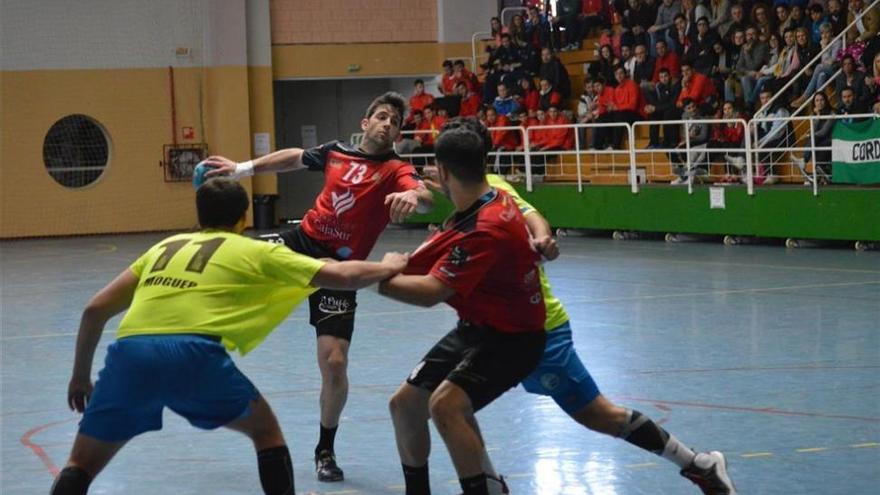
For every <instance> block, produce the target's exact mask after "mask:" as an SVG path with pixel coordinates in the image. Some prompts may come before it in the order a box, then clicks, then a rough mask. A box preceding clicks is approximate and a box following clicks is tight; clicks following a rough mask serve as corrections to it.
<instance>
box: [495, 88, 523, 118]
mask: <svg viewBox="0 0 880 495" xmlns="http://www.w3.org/2000/svg"><path fill="white" fill-rule="evenodd" d="M492 106H493V107H495V111H496V112H498V115H504V116H505V117H508V118H509V117H510V115H511V114H514V113H516V112H517V111H518V110H519V103H517V102H516V99H515V98H514V97H513V96H511V95H510V94H509V93H508V90H507V86H506V85H504V84H499V85H498V96H497V97H495V101H494V102H492Z"/></svg>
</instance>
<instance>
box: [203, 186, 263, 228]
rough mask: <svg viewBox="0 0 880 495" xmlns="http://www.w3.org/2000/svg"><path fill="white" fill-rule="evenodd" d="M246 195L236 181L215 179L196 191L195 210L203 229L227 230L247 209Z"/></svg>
mask: <svg viewBox="0 0 880 495" xmlns="http://www.w3.org/2000/svg"><path fill="white" fill-rule="evenodd" d="M249 202H250V201H249V200H248V194H247V191H245V190H244V187H242V186H241V184H239V183H238V181H237V180H233V179H230V178H228V177H215V178H213V179H209V180H208V181H207V182H205V183H204V184H202V185H201V186H199V189H198V190H197V191H196V210H197V211H198V215H199V225H201V226H202V228H203V229H213V228H229V227H232V226H233V225H235V224H236V223H238V221H239V220H241V217H242V216H244V214H245V212H247V209H248V203H249Z"/></svg>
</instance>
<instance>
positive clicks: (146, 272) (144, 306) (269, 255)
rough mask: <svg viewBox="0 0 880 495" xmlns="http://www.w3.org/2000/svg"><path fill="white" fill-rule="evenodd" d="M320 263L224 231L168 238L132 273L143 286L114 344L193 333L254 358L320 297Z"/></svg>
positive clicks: (121, 324)
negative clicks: (316, 282)
mask: <svg viewBox="0 0 880 495" xmlns="http://www.w3.org/2000/svg"><path fill="white" fill-rule="evenodd" d="M322 266H324V262H323V261H319V260H316V259H314V258H310V257H308V256H305V255H302V254H299V253H295V252H293V251H291V250H290V249H288V248H287V247H286V246H284V245H281V244H273V243H270V242H265V241H257V240H254V239H249V238H247V237H244V236H242V235H239V234H235V233H232V232H226V231H221V230H205V231H201V232H196V233H190V234H178V235H175V236H172V237H169V238H167V239H165V240H163V241H161V242H159V243H158V244H156V245H155V246H153V247H151V248H150V249H149V250H148V251H147V252H146V253H144V254H143V256H141V257H140V258H138V260H137V261H135V262H134V263H133V264H132V265H131V267H130V270H131V271H132V273H134V275H135V276H137V278H138V285H137V289H136V290H135V293H134V298H133V299H132V302H131V307H130V308H129V309H128V312H127V313H126V314H125V317H124V318H123V319H122V322H121V323H120V324H119V330H118V332H117V338H123V337H129V336H132V335H155V334H174V333H196V334H204V335H212V336H216V337H220V338H221V340H222V342H223V344H224V345H225V346H226V348H227V349H229V350H234V349H238V351H239V352H240V353H241V354H242V355H244V354H247V353H248V352H250V351H251V350H253V349H254V348H255V347H256V346H257V345H259V344H260V342H262V341H263V339H265V338H266V336H267V335H269V333H271V332H272V330H274V329H275V327H276V326H278V325H279V324H280V323H281V322H282V321H283V320H284V319H285V318H286V317H287V315H288V314H290V312H291V311H293V309H294V308H295V307H296V306H297V305H299V304H300V303H301V302H302V301H303V300H304V299H305V298H307V297H308V296H309V295H310V294H312V293H313V292H315V290H317V289H316V288H315V287H312V286H311V282H312V278H313V277H314V276H315V274H316V273H317V272H318V270H320V269H321V267H322Z"/></svg>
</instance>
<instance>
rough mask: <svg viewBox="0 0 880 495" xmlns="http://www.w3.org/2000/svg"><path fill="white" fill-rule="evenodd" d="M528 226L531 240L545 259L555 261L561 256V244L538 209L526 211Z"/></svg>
mask: <svg viewBox="0 0 880 495" xmlns="http://www.w3.org/2000/svg"><path fill="white" fill-rule="evenodd" d="M525 219H526V226H527V227H528V228H529V233H530V234H531V235H532V238H531V242H532V247H534V248H535V251H537V252H539V253H541V255H542V256H544V258H545V259H547V260H549V261H553V260H555V259H556V258H558V257H559V246H558V245H557V244H556V239H554V238H553V230H552V229H551V228H550V224H549V223H548V222H547V219H546V218H544V216H543V215H541V214H540V213H538V212H537V211H536V210H532V211H530V212H528V213H526V216H525Z"/></svg>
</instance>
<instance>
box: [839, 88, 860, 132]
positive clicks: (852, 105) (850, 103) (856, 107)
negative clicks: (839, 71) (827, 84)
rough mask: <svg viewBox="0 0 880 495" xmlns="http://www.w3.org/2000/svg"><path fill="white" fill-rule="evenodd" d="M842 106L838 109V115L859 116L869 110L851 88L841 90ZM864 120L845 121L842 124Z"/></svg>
mask: <svg viewBox="0 0 880 495" xmlns="http://www.w3.org/2000/svg"><path fill="white" fill-rule="evenodd" d="M838 94H839V95H840V106H839V107H838V108H837V115H858V114H863V113H867V111H868V108H867V107H866V106H865V105H864V101H863V100H859V99H858V98H857V97H856V92H855V90H854V89H853V88H851V87H850V86H847V87H845V88H843V89H842V90H840V93H838ZM861 120H863V119H843V120H841V121H840V122H846V123H852V122H853V121H861Z"/></svg>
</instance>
